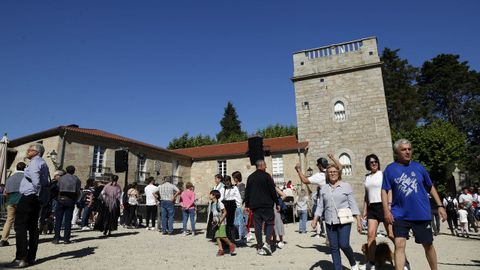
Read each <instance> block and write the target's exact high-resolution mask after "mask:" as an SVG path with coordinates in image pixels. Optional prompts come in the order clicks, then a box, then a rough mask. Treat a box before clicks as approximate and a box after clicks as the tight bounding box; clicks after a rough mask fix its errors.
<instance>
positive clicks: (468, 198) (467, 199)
mask: <svg viewBox="0 0 480 270" xmlns="http://www.w3.org/2000/svg"><path fill="white" fill-rule="evenodd" d="M458 202H459V203H466V204H471V203H472V202H473V197H472V194H468V193H467V194H463V193H462V194H460V196H459V197H458Z"/></svg>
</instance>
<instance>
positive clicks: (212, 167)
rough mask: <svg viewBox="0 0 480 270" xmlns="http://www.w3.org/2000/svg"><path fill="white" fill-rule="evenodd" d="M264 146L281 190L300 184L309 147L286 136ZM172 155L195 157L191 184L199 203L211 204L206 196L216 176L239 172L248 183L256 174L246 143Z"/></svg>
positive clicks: (205, 147)
mask: <svg viewBox="0 0 480 270" xmlns="http://www.w3.org/2000/svg"><path fill="white" fill-rule="evenodd" d="M263 146H264V150H266V151H267V152H269V153H270V155H268V156H265V162H266V163H267V172H269V173H270V174H271V175H272V176H273V178H274V181H275V182H276V183H277V185H280V186H281V185H283V184H284V183H286V182H287V181H289V180H291V181H292V183H294V184H299V183H300V181H299V179H298V175H297V174H296V172H295V169H294V167H295V165H296V164H297V163H300V164H303V163H304V160H305V155H306V153H307V152H308V143H306V142H298V141H297V139H296V137H295V136H287V137H280V138H272V139H264V140H263ZM173 151H174V152H175V153H179V154H183V155H186V156H190V157H192V167H191V174H190V175H191V181H192V183H193V184H194V185H195V191H196V192H197V193H198V194H199V199H200V202H206V201H207V200H208V197H207V195H208V193H209V192H210V190H211V188H212V187H213V185H214V184H213V179H214V176H215V175H216V174H222V175H231V174H232V173H233V172H234V171H239V172H240V173H241V174H242V177H243V180H244V181H246V179H247V177H248V175H250V174H251V173H252V172H254V171H255V166H254V165H253V166H252V165H250V159H249V158H248V157H247V151H248V142H247V141H243V142H235V143H227V144H217V145H208V146H202V147H192V148H185V149H177V150H173Z"/></svg>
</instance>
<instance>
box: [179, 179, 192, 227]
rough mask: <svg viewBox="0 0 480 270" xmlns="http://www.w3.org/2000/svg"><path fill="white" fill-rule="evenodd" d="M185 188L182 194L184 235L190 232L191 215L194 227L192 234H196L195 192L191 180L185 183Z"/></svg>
mask: <svg viewBox="0 0 480 270" xmlns="http://www.w3.org/2000/svg"><path fill="white" fill-rule="evenodd" d="M185 188H186V189H185V190H184V191H183V192H182V195H180V200H181V202H180V205H181V206H182V215H183V236H186V235H187V234H188V232H187V222H188V218H189V217H190V225H191V229H192V235H193V236H195V192H194V186H193V184H192V183H191V182H187V184H185Z"/></svg>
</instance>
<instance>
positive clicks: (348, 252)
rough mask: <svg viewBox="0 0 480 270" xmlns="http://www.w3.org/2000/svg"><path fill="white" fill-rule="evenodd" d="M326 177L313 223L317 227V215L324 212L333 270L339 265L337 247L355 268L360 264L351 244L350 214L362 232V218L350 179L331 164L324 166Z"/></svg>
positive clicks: (340, 267)
mask: <svg viewBox="0 0 480 270" xmlns="http://www.w3.org/2000/svg"><path fill="white" fill-rule="evenodd" d="M326 180H327V184H326V185H324V186H323V187H322V188H321V189H320V194H321V196H320V198H321V200H319V202H318V206H317V209H316V211H315V218H314V219H313V221H312V227H313V228H314V229H315V228H316V227H317V221H318V219H319V217H321V216H323V217H324V218H325V223H326V227H327V228H326V229H327V235H328V239H329V240H330V251H331V254H332V260H333V266H334V269H335V270H341V269H342V261H341V256H340V249H341V250H342V251H343V253H344V254H345V256H346V257H347V259H348V261H349V263H350V265H351V267H352V268H351V269H352V270H358V269H359V266H358V263H357V262H356V261H355V257H354V254H353V250H352V247H351V246H350V229H351V227H352V224H351V223H352V222H353V218H355V219H356V220H357V231H358V232H359V233H361V232H362V222H361V220H360V211H359V210H358V207H357V203H356V202H355V198H354V196H353V190H352V187H351V186H350V184H349V183H347V182H344V181H342V171H341V170H340V169H339V168H338V167H337V166H336V165H334V164H331V165H328V166H327V171H326ZM348 212H350V213H351V214H350V213H348ZM344 213H347V214H350V215H345V214H344ZM346 217H350V218H346Z"/></svg>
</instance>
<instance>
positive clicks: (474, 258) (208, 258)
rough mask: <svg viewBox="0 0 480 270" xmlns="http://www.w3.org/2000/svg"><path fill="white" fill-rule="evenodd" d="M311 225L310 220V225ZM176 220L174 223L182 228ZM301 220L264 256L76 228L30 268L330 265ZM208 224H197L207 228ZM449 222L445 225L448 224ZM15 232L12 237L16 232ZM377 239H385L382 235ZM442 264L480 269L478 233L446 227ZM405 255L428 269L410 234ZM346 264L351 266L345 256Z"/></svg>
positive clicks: (198, 240)
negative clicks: (458, 233) (466, 234)
mask: <svg viewBox="0 0 480 270" xmlns="http://www.w3.org/2000/svg"><path fill="white" fill-rule="evenodd" d="M308 225H310V224H308ZM179 226H180V225H179V224H176V228H177V227H179ZM297 226H298V225H297V224H288V225H286V237H285V240H286V241H287V244H286V245H285V247H284V248H283V249H281V250H277V251H276V252H275V253H274V254H273V256H270V257H263V256H259V255H257V254H256V253H255V249H254V248H253V247H250V245H253V242H252V243H249V246H246V247H239V248H238V249H237V250H238V254H237V255H236V256H230V255H225V256H224V257H216V256H215V255H216V251H217V248H216V246H215V245H214V244H213V243H211V242H208V241H207V240H206V239H205V235H204V234H203V232H201V233H200V234H199V235H197V236H195V237H192V236H182V235H181V234H180V233H179V234H176V235H173V236H163V235H161V234H160V233H158V232H156V231H146V230H145V229H132V230H128V229H123V228H122V229H120V230H119V231H116V232H115V233H114V236H113V237H111V238H107V239H100V238H99V237H98V236H99V235H100V233H99V232H92V231H87V232H81V231H74V232H73V238H72V240H74V241H75V243H73V244H70V245H65V244H59V245H54V244H52V243H51V240H52V236H51V235H47V236H44V235H42V236H41V237H40V242H41V244H40V245H39V251H38V255H37V264H36V265H34V266H32V267H29V269H52V270H53V269H69V270H71V269H87V268H89V269H112V268H114V269H192V268H195V269H209V270H211V269H222V270H225V269H332V264H331V257H330V254H329V253H328V248H327V247H325V245H324V241H325V240H324V239H323V238H320V239H318V238H315V237H312V234H310V233H308V234H302V235H300V234H298V233H297V232H295V230H296V229H297ZM204 227H205V224H198V228H200V229H203V228H204ZM444 227H445V226H444ZM12 237H13V236H12ZM378 241H386V238H383V237H380V238H379V239H378ZM364 242H366V236H365V235H359V234H358V233H356V232H353V231H352V237H351V244H352V247H353V249H354V251H355V255H356V257H357V260H363V255H362V254H361V245H362V244H363V243H364ZM10 243H11V244H13V245H12V246H9V247H2V248H0V268H3V269H5V268H7V264H8V262H10V261H11V260H12V259H13V258H14V254H15V246H14V244H15V239H14V238H11V239H10ZM434 243H435V246H436V249H437V254H438V261H439V269H452V270H453V269H455V270H457V269H460V270H469V269H480V256H479V255H480V251H479V250H480V245H479V244H480V235H478V234H474V235H472V237H471V238H469V239H466V238H457V237H453V236H450V235H449V234H447V232H446V231H445V228H443V234H441V235H439V236H437V237H436V238H435V242H434ZM407 256H408V258H409V260H410V262H411V266H412V269H415V270H416V269H428V264H427V261H426V259H425V256H424V253H423V248H422V247H421V246H420V245H417V244H415V243H414V240H413V239H410V240H409V241H408V243H407ZM342 262H343V264H344V266H345V267H346V268H345V269H349V267H348V263H347V260H346V258H345V257H343V258H342Z"/></svg>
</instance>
